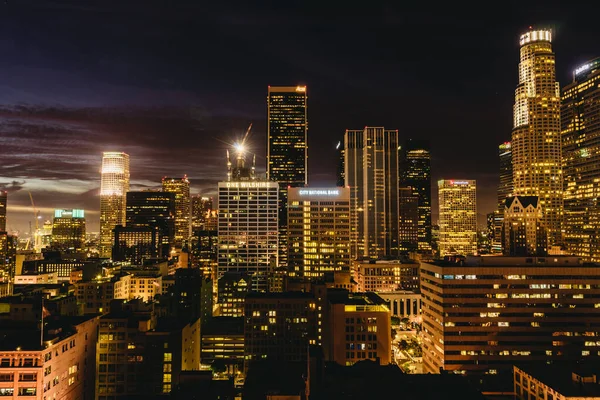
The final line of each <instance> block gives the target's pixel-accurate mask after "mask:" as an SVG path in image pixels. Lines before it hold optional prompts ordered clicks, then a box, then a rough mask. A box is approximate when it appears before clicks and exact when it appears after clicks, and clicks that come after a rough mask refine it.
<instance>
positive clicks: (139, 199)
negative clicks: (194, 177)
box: [121, 190, 175, 257]
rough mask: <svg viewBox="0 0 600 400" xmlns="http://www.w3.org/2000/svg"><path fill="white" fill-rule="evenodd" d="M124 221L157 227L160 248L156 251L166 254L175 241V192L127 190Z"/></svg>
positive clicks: (129, 223)
mask: <svg viewBox="0 0 600 400" xmlns="http://www.w3.org/2000/svg"><path fill="white" fill-rule="evenodd" d="M125 222H126V225H127V226H134V225H135V226H137V227H142V226H145V227H157V228H158V229H159V230H160V236H161V243H159V246H160V247H161V249H157V250H160V251H157V252H156V253H157V254H161V255H162V256H163V257H166V256H168V255H169V251H170V247H171V246H172V245H173V243H174V242H175V193H171V192H158V191H151V190H145V191H141V192H127V211H126V213H125ZM121 232H123V230H122V229H121Z"/></svg>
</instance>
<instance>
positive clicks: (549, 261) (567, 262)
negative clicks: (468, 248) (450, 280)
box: [427, 255, 598, 268]
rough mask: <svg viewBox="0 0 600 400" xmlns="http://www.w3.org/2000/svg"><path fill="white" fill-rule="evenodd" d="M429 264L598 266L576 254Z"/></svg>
mask: <svg viewBox="0 0 600 400" xmlns="http://www.w3.org/2000/svg"><path fill="white" fill-rule="evenodd" d="M427 264H432V265H437V266H440V267H458V266H462V267H531V266H538V267H539V266H542V267H560V268H564V267H582V266H584V267H587V266H589V267H592V266H598V264H593V263H586V264H584V263H582V261H581V259H580V258H579V257H576V256H543V257H538V256H524V257H523V256H519V257H513V256H502V255H498V256H495V255H488V256H466V257H464V256H455V257H454V256H450V257H447V258H445V259H443V260H435V261H433V262H428V263H427Z"/></svg>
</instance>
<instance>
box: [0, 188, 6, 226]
mask: <svg viewBox="0 0 600 400" xmlns="http://www.w3.org/2000/svg"><path fill="white" fill-rule="evenodd" d="M7 200H8V192H7V191H6V190H0V232H6V206H7V204H8V203H7Z"/></svg>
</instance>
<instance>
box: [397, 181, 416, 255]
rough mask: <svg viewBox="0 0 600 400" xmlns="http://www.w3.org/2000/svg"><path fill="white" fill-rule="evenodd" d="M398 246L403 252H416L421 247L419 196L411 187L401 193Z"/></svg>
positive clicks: (399, 199) (401, 190)
mask: <svg viewBox="0 0 600 400" xmlns="http://www.w3.org/2000/svg"><path fill="white" fill-rule="evenodd" d="M398 246H399V249H400V251H402V252H411V251H416V250H417V249H418V247H419V196H417V195H415V194H414V190H413V188H411V187H407V188H400V191H399V198H398Z"/></svg>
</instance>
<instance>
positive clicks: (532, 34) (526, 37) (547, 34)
mask: <svg viewBox="0 0 600 400" xmlns="http://www.w3.org/2000/svg"><path fill="white" fill-rule="evenodd" d="M539 41H546V42H552V32H551V31H550V30H547V29H540V30H536V31H533V30H532V31H529V32H527V33H524V34H522V35H521V37H520V39H519V44H520V45H521V46H523V45H526V44H527V43H531V42H539Z"/></svg>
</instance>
